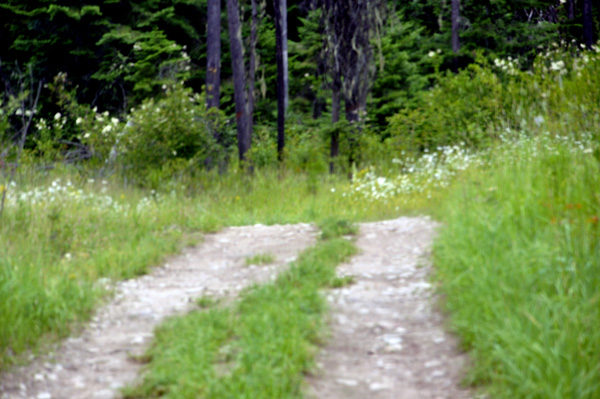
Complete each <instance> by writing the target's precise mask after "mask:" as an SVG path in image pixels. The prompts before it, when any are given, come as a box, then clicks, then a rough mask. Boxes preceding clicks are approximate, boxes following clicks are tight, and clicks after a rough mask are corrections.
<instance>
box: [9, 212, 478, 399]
mask: <svg viewBox="0 0 600 399" xmlns="http://www.w3.org/2000/svg"><path fill="white" fill-rule="evenodd" d="M435 228H436V225H435V223H433V222H431V221H429V220H427V219H423V218H400V219H396V220H392V221H386V222H377V223H367V224H362V225H361V226H360V233H359V237H358V240H357V245H358V246H359V248H360V253H359V255H357V256H355V257H354V258H353V259H352V260H351V261H350V262H349V263H347V264H344V265H341V266H340V267H339V269H338V270H339V274H340V275H352V276H354V277H355V281H356V282H355V284H353V285H350V286H347V287H345V288H342V289H338V290H332V291H330V292H329V293H328V299H329V301H330V303H331V305H332V313H331V337H330V340H329V341H328V344H326V346H325V347H324V348H323V350H322V352H321V354H320V355H319V357H318V363H317V364H318V365H319V366H320V367H319V369H318V370H317V371H316V372H315V373H314V375H313V376H310V377H309V378H308V384H307V385H308V389H307V391H308V392H307V395H306V396H307V397H308V398H315V399H337V398H340V399H341V398H344V399H354V398H356V399H359V398H360V399H365V398H369V399H379V398H381V399H384V398H385V399H434V398H435V399H438V398H439V399H441V398H447V399H466V398H470V395H469V392H467V391H465V390H462V389H460V388H459V382H460V378H461V369H462V367H463V365H464V363H465V358H464V356H463V355H461V354H460V353H458V351H457V350H456V343H455V341H454V339H453V338H452V337H451V336H449V335H448V334H447V333H446V332H445V331H444V329H443V322H444V321H443V318H442V316H441V314H440V313H439V312H438V311H436V310H435V295H434V293H433V291H432V287H431V285H430V283H429V282H428V273H429V272H430V269H431V266H430V264H429V261H428V255H429V248H430V245H431V241H432V238H433V237H434V235H435ZM315 235H316V230H315V229H314V228H313V227H312V226H310V225H305V224H304V225H293V226H270V227H267V226H261V225H257V226H248V227H235V228H228V229H225V230H223V231H222V232H220V233H218V234H213V235H208V236H206V239H205V242H204V243H203V244H201V245H199V246H198V247H195V248H191V249H186V250H185V251H184V252H183V253H182V254H181V255H180V256H177V257H175V258H173V259H171V261H169V262H168V263H166V264H165V265H164V266H162V267H159V268H156V269H154V270H153V272H152V273H151V274H149V275H147V276H144V277H141V278H139V279H135V280H129V281H124V282H121V283H118V284H117V285H116V287H115V292H116V294H115V297H114V299H113V300H111V301H110V302H109V303H108V304H107V305H106V306H104V307H102V308H101V309H100V310H99V311H98V312H97V314H96V316H95V317H94V318H93V320H92V322H91V323H90V325H89V326H88V327H87V328H86V329H85V330H84V331H83V333H82V334H81V335H79V336H77V337H73V338H69V339H67V340H66V341H65V342H63V343H62V344H61V345H60V346H58V347H57V349H56V351H55V352H54V353H53V354H50V355H47V356H44V357H42V358H39V359H36V360H34V361H33V362H32V364H30V365H28V366H25V367H21V368H18V369H15V370H14V371H12V372H11V373H7V374H4V375H2V376H0V399H16V398H28V399H113V398H118V397H119V388H120V387H122V386H124V385H127V384H130V383H132V382H133V381H134V380H135V379H136V376H137V375H138V373H139V371H140V364H139V363H138V362H136V361H135V359H134V358H135V356H136V355H140V354H142V353H143V352H144V351H145V349H146V348H147V345H148V344H149V342H150V340H151V338H152V332H153V330H154V328H155V327H156V325H157V324H158V323H160V322H161V321H162V320H164V318H165V317H168V316H171V315H175V314H181V313H185V312H186V311H189V310H191V309H194V307H195V305H194V303H193V301H194V299H196V298H199V297H202V296H204V295H211V296H213V297H220V298H226V299H229V300H231V299H233V298H235V297H236V295H237V293H238V292H239V291H240V290H241V289H242V288H244V287H246V286H248V285H249V284H251V283H253V282H264V281H268V280H269V279H272V278H274V277H275V275H276V273H277V272H279V271H281V270H283V269H284V268H285V265H286V264H287V263H288V262H290V261H291V260H293V259H294V258H295V257H296V256H297V254H298V253H299V252H300V251H302V250H303V249H305V248H306V247H307V246H309V245H311V244H312V243H313V242H314V241H315ZM263 253H271V254H273V255H274V256H275V258H276V262H275V263H274V264H272V265H268V266H250V267H248V266H245V258H246V257H250V256H254V255H257V254H263ZM232 399H235V398H232ZM273 399H276V398H273Z"/></svg>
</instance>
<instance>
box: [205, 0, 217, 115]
mask: <svg viewBox="0 0 600 399" xmlns="http://www.w3.org/2000/svg"><path fill="white" fill-rule="evenodd" d="M220 91H221V0H208V10H207V23H206V108H213V107H214V108H219V96H220Z"/></svg>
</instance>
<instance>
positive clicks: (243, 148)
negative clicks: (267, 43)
mask: <svg viewBox="0 0 600 399" xmlns="http://www.w3.org/2000/svg"><path fill="white" fill-rule="evenodd" d="M227 22H228V25H229V42H230V51H231V69H232V70H233V97H234V101H235V118H236V123H237V139H238V154H239V158H240V161H244V160H245V159H246V152H248V150H249V149H250V140H251V137H252V130H251V129H252V126H251V125H250V123H249V121H250V119H249V115H248V110H247V104H246V87H245V86H246V81H245V80H246V79H245V76H244V51H243V47H242V32H241V26H240V11H239V9H238V2H237V0H227Z"/></svg>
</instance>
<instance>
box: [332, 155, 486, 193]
mask: <svg viewBox="0 0 600 399" xmlns="http://www.w3.org/2000/svg"><path fill="white" fill-rule="evenodd" d="M482 155H483V153H473V152H472V151H470V150H468V149H467V148H466V146H465V145H464V144H462V145H454V146H445V147H438V148H437V149H436V151H434V152H431V153H430V152H426V153H425V154H423V155H422V156H420V157H416V158H413V157H406V158H404V159H394V160H393V162H394V163H396V164H399V165H400V166H401V168H402V172H401V173H400V174H399V175H397V176H395V177H391V178H386V177H382V176H378V175H377V174H376V171H375V169H374V168H367V169H364V170H362V171H360V172H358V173H357V174H355V176H354V179H353V181H352V184H351V185H350V187H349V188H348V190H346V192H344V193H343V194H342V195H343V196H348V195H350V196H359V197H361V198H364V199H366V200H370V201H378V200H386V199H390V198H393V197H397V196H400V195H409V194H422V193H425V194H427V195H428V196H429V195H430V193H431V191H432V190H435V189H439V188H444V187H447V186H448V185H449V184H450V182H451V181H452V178H453V177H454V176H455V175H456V174H457V173H459V172H460V171H463V170H465V169H467V168H469V167H470V166H472V165H481V164H483V162H484V159H485V157H484V156H482Z"/></svg>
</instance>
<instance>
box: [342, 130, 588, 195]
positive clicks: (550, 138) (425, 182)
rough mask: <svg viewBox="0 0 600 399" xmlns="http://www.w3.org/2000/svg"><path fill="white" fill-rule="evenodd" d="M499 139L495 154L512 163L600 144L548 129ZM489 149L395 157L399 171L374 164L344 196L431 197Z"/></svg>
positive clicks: (483, 161)
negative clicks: (380, 170)
mask: <svg viewBox="0 0 600 399" xmlns="http://www.w3.org/2000/svg"><path fill="white" fill-rule="evenodd" d="M500 140H501V143H500V144H499V148H497V153H496V156H497V157H501V158H502V157H504V158H505V162H512V159H513V158H514V157H515V152H518V154H519V156H520V157H528V158H537V157H538V156H540V154H541V153H545V154H548V153H555V154H558V153H559V152H560V151H561V149H563V150H564V149H565V148H566V149H567V150H569V151H571V152H573V153H583V154H589V153H593V152H594V151H595V150H596V149H597V148H598V143H596V142H595V141H594V139H593V136H592V135H591V134H584V135H582V137H580V138H574V137H567V136H555V135H550V133H547V132H546V133H543V134H540V135H538V136H532V135H531V134H525V133H521V134H514V133H513V132H511V131H510V129H507V130H506V132H505V133H504V134H503V135H501V136H500ZM490 151H491V150H489V149H487V150H480V151H478V152H474V151H471V150H469V149H468V148H466V146H465V145H464V144H463V145H454V146H445V147H438V148H437V149H436V151H434V152H428V151H426V152H425V153H424V154H423V155H421V156H419V157H415V158H413V157H406V158H404V159H402V160H401V159H394V160H393V162H394V163H396V164H399V165H400V166H401V168H402V171H401V173H400V174H398V175H396V176H393V177H383V176H379V175H378V174H377V173H376V170H375V169H374V168H373V167H370V168H366V169H363V170H361V171H359V172H358V173H356V174H355V175H354V179H353V180H352V183H351V184H350V185H349V186H348V187H347V189H346V190H342V196H343V197H353V198H359V199H361V200H366V201H369V202H376V201H387V200H390V199H392V198H395V197H401V196H407V195H411V194H421V195H427V197H428V198H430V196H431V194H432V192H434V191H435V190H439V189H443V188H445V187H447V186H448V185H449V184H450V183H451V182H452V181H453V179H454V178H455V176H456V175H457V174H459V173H460V172H462V171H464V170H467V169H469V168H471V167H485V166H487V165H488V164H489V159H490Z"/></svg>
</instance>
